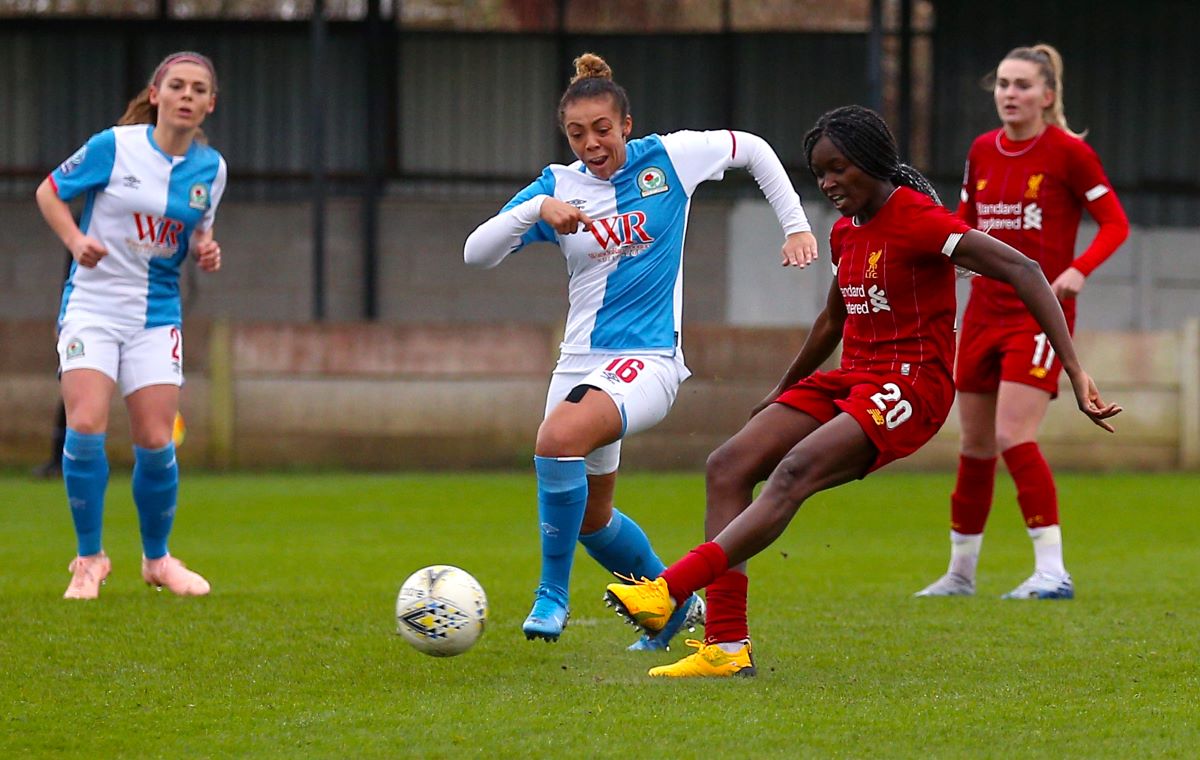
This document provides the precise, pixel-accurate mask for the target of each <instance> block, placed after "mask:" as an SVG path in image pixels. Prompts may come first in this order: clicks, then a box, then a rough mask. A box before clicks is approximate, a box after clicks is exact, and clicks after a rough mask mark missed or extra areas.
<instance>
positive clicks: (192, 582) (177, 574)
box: [142, 554, 210, 596]
mask: <svg viewBox="0 0 1200 760" xmlns="http://www.w3.org/2000/svg"><path fill="white" fill-rule="evenodd" d="M142 580H144V581H146V583H148V584H150V585H151V586H157V587H158V588H160V589H161V588H162V587H163V586H166V587H167V588H168V589H169V590H170V591H171V593H173V594H176V595H178V596H204V595H205V594H207V593H208V592H209V588H210V587H209V585H208V581H206V580H204V576H202V575H200V574H199V573H194V572H192V571H191V570H188V569H187V568H186V567H184V565H183V563H182V562H180V561H179V560H177V559H175V558H174V557H172V556H171V555H170V554H164V555H163V556H161V557H159V558H158V559H146V558H145V557H142Z"/></svg>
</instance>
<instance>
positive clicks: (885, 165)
mask: <svg viewBox="0 0 1200 760" xmlns="http://www.w3.org/2000/svg"><path fill="white" fill-rule="evenodd" d="M822 137H828V138H829V141H830V142H832V143H833V145H834V147H836V148H837V149H838V150H839V151H841V153H842V155H843V156H845V157H846V159H847V160H848V161H850V163H852V164H854V165H855V166H857V167H858V168H859V169H862V170H863V171H864V172H866V173H867V174H868V175H870V176H872V177H875V178H876V179H886V180H889V181H891V182H892V183H893V184H896V185H904V186H905V187H911V188H912V189H913V190H916V191H917V192H920V193H924V194H925V195H928V196H929V197H930V198H932V199H933V200H934V202H935V203H938V204H940V203H941V202H942V199H941V198H939V197H938V194H937V191H936V190H934V189H933V184H932V183H930V181H929V180H928V179H926V178H925V175H923V174H921V172H919V171H917V170H916V169H914V168H913V167H911V166H909V165H908V164H905V163H901V161H900V154H899V149H898V148H897V147H896V138H895V137H893V136H892V130H890V129H888V125H887V122H885V121H884V120H883V117H882V116H880V115H879V114H877V113H875V112H874V111H872V110H871V109H870V108H865V107H863V106H842V107H841V108H835V109H833V110H832V111H828V112H826V113H825V114H823V115H822V116H821V118H819V119H817V123H816V125H815V126H814V127H813V128H812V129H810V130H809V131H808V134H806V135H805V136H804V158H805V160H806V161H808V169H809V171H812V153H813V148H814V147H815V146H816V144H817V141H818V140H820V139H821V138H822ZM813 173H814V174H815V172H813Z"/></svg>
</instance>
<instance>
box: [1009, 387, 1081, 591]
mask: <svg viewBox="0 0 1200 760" xmlns="http://www.w3.org/2000/svg"><path fill="white" fill-rule="evenodd" d="M1049 405H1050V394H1049V393H1048V392H1047V391H1046V390H1044V389H1042V388H1037V387H1034V386H1031V385H1027V384H1024V383H1016V382H1007V381H1006V382H1003V383H1001V384H1000V395H999V401H998V403H997V405H996V441H997V444H998V446H999V448H1000V451H1001V456H1003V457H1004V464H1005V465H1006V466H1007V467H1008V471H1009V474H1010V475H1011V476H1012V479H1013V483H1014V484H1015V485H1016V487H1017V504H1018V505H1020V507H1021V514H1022V515H1023V516H1024V518H1025V527H1026V528H1027V530H1028V531H1029V537H1030V539H1031V540H1032V541H1033V550H1034V561H1035V566H1034V572H1033V575H1031V576H1030V577H1029V578H1028V579H1027V580H1026V581H1025V582H1024V583H1022V584H1021V585H1019V586H1018V587H1017V588H1015V589H1013V590H1012V591H1010V592H1009V593H1008V594H1005V598H1008V599H1070V598H1072V597H1074V595H1075V589H1074V584H1073V582H1072V580H1071V576H1070V575H1069V574H1068V573H1067V569H1066V567H1065V566H1064V564H1063V552H1062V529H1061V528H1060V526H1059V515H1058V493H1057V489H1056V487H1055V484H1054V474H1053V473H1052V472H1051V470H1050V466H1049V465H1048V464H1047V463H1046V459H1045V457H1043V456H1042V452H1041V449H1040V448H1039V447H1038V443H1037V432H1038V427H1039V426H1040V425H1041V422H1042V419H1043V418H1044V417H1045V416H1046V410H1047V408H1048V407H1049Z"/></svg>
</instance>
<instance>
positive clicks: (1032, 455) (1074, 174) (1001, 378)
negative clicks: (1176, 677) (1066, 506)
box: [917, 45, 1129, 599]
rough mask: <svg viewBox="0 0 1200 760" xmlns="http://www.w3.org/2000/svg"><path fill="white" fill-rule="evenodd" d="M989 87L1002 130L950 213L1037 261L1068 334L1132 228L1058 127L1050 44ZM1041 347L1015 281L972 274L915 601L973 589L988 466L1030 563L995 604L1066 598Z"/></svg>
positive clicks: (1013, 57)
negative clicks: (1079, 299)
mask: <svg viewBox="0 0 1200 760" xmlns="http://www.w3.org/2000/svg"><path fill="white" fill-rule="evenodd" d="M995 80H996V81H995V88H994V96H995V100H996V110H997V111H998V112H999V114H1000V121H1001V123H1002V125H1003V126H1002V127H1001V128H1000V129H995V130H992V131H991V132H988V133H986V134H983V135H981V136H980V137H979V138H978V139H976V140H975V143H974V144H973V145H972V146H971V151H970V153H969V154H968V156H967V170H966V176H965V177H964V178H963V189H962V202H961V203H960V204H959V207H958V215H959V216H960V217H962V219H963V220H964V221H965V222H966V223H967V224H969V225H971V226H972V227H974V228H976V229H978V230H979V231H980V232H984V233H987V234H988V235H989V236H991V237H993V238H995V239H997V240H1000V241H1003V242H1005V243H1008V244H1009V245H1011V246H1012V247H1014V248H1016V249H1017V250H1019V251H1021V252H1022V253H1024V254H1025V255H1026V256H1028V257H1030V258H1031V259H1033V260H1034V261H1036V262H1038V264H1040V265H1041V267H1042V272H1044V273H1045V275H1046V279H1047V280H1048V281H1049V282H1050V283H1051V285H1050V287H1051V289H1052V290H1053V291H1054V295H1055V296H1057V297H1058V299H1059V300H1060V301H1061V303H1062V309H1063V313H1064V314H1065V316H1066V319H1067V325H1068V327H1070V328H1071V329H1072V330H1073V329H1074V325H1075V297H1076V296H1077V295H1078V294H1079V291H1080V290H1082V289H1083V285H1084V281H1085V278H1086V277H1087V276H1088V275H1089V274H1091V273H1092V271H1093V270H1095V268H1096V267H1098V266H1099V265H1100V263H1101V262H1103V261H1104V260H1105V259H1107V258H1108V257H1109V256H1110V255H1112V253H1113V251H1115V250H1116V249H1117V246H1119V245H1120V244H1121V242H1122V241H1124V240H1125V238H1126V237H1127V236H1128V234H1129V223H1128V222H1127V221H1126V219H1125V212H1124V211H1123V210H1122V209H1121V203H1120V202H1119V201H1118V200H1117V196H1116V193H1114V192H1113V189H1112V186H1111V185H1110V184H1109V182H1108V178H1107V177H1105V176H1104V169H1103V168H1101V166H1100V161H1099V159H1097V158H1096V154H1095V152H1094V151H1092V149H1091V148H1090V147H1088V145H1087V143H1085V142H1083V140H1082V139H1081V135H1077V134H1075V133H1074V132H1071V131H1070V130H1069V129H1068V128H1067V122H1066V118H1065V117H1064V116H1063V108H1062V59H1061V58H1060V57H1059V54H1058V51H1057V50H1055V49H1054V48H1053V47H1051V46H1049V45H1035V46H1033V47H1024V48H1017V49H1015V50H1013V51H1012V52H1010V53H1009V54H1008V55H1006V56H1005V57H1004V60H1002V61H1001V62H1000V65H999V66H997V68H996V72H995ZM1085 208H1086V209H1087V211H1088V213H1089V214H1091V216H1092V218H1093V219H1095V220H1096V222H1097V223H1099V225H1100V229H1099V232H1097V234H1096V237H1095V238H1094V239H1093V240H1092V242H1091V244H1090V245H1089V246H1088V247H1087V249H1086V250H1085V251H1084V252H1083V253H1082V254H1081V255H1080V256H1079V257H1076V256H1075V233H1076V231H1077V230H1078V228H1079V218H1080V215H1081V213H1082V211H1083V209H1085ZM1046 338H1047V335H1046V333H1045V331H1044V330H1043V329H1042V327H1041V326H1039V324H1038V321H1037V320H1036V319H1035V318H1034V316H1033V314H1031V313H1030V311H1029V310H1028V309H1027V308H1026V307H1025V304H1023V303H1022V302H1021V299H1020V298H1019V297H1018V295H1017V293H1016V292H1015V291H1014V290H1013V288H1012V286H1011V285H1009V284H1008V283H1006V282H1003V281H1001V280H999V279H996V278H993V277H978V278H975V280H974V282H973V283H972V287H971V298H970V301H969V302H968V304H967V309H966V313H965V315H964V317H963V324H962V331H961V334H960V337H959V343H958V348H959V352H958V366H957V368H956V372H955V384H956V386H957V388H958V412H959V419H960V420H961V422H962V440H961V445H960V456H959V465H958V482H957V484H956V486H955V489H954V493H953V494H952V495H951V497H950V567H949V569H948V570H947V572H946V574H945V575H943V576H942V577H941V578H939V579H938V580H937V581H935V582H934V583H932V584H930V585H929V586H928V587H927V588H925V589H923V590H922V591H919V592H917V596H962V595H970V594H974V593H975V567H976V565H977V564H978V561H979V549H980V545H981V543H982V541H983V528H984V525H985V523H986V522H987V518H988V512H989V511H990V509H991V506H992V486H993V483H994V482H995V475H996V460H997V458H998V456H1000V457H1003V458H1004V463H1005V464H1006V465H1007V466H1008V471H1009V474H1011V475H1012V478H1013V481H1014V482H1015V483H1016V486H1017V503H1018V504H1020V506H1021V512H1022V514H1023V515H1024V517H1025V525H1026V527H1027V528H1028V530H1029V536H1030V538H1031V539H1033V549H1034V557H1035V567H1034V572H1033V575H1031V576H1030V577H1029V578H1028V579H1027V580H1026V581H1025V582H1023V583H1021V584H1020V585H1019V586H1017V587H1016V588H1015V589H1013V590H1012V591H1010V592H1009V593H1007V594H1005V595H1004V597H1005V598H1006V599H1070V598H1072V597H1073V596H1074V595H1075V589H1074V585H1073V583H1072V581H1071V576H1070V575H1069V574H1068V573H1067V570H1066V568H1065V567H1064V566H1063V555H1062V532H1061V530H1060V528H1059V516H1058V500H1057V496H1056V493H1055V488H1054V476H1053V475H1052V474H1051V472H1050V468H1049V466H1048V465H1047V464H1046V460H1045V459H1044V458H1043V457H1042V453H1041V451H1040V450H1039V449H1038V444H1037V432H1038V427H1039V426H1040V425H1041V422H1042V418H1043V417H1045V415H1046V408H1047V407H1048V406H1049V404H1050V399H1052V398H1054V396H1055V395H1056V394H1057V392H1058V379H1059V373H1060V372H1061V370H1062V368H1063V365H1062V363H1061V361H1060V359H1061V357H1060V356H1058V355H1057V354H1056V353H1055V348H1054V346H1053V345H1051V344H1050V343H1048V342H1047V339H1046Z"/></svg>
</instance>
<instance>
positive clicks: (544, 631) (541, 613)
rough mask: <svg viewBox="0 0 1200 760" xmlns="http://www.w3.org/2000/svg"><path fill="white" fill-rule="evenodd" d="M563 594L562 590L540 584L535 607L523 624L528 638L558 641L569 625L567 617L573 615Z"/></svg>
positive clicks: (522, 627) (535, 596) (535, 597)
mask: <svg viewBox="0 0 1200 760" xmlns="http://www.w3.org/2000/svg"><path fill="white" fill-rule="evenodd" d="M562 596H563V595H562V594H561V593H560V592H558V591H556V590H554V589H551V588H550V587H548V586H538V589H537V593H536V594H535V595H534V598H533V609H531V610H530V611H529V617H527V618H525V622H524V623H523V624H522V625H521V630H522V631H524V632H525V638H526V639H529V640H530V641H533V640H534V639H542V640H543V641H558V637H559V636H561V635H562V632H563V629H564V628H566V627H567V619H568V618H570V617H571V611H570V610H568V609H567V603H566V599H564V598H561V597H562Z"/></svg>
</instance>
